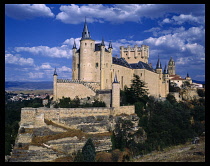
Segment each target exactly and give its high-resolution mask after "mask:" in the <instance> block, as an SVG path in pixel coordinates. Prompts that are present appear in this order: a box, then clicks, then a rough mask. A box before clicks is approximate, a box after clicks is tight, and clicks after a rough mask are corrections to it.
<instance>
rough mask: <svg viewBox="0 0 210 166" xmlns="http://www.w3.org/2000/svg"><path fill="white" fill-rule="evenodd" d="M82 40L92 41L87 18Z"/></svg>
mask: <svg viewBox="0 0 210 166" xmlns="http://www.w3.org/2000/svg"><path fill="white" fill-rule="evenodd" d="M82 39H90V32H89V31H88V27H87V23H86V18H85V24H84V28H83V32H82Z"/></svg>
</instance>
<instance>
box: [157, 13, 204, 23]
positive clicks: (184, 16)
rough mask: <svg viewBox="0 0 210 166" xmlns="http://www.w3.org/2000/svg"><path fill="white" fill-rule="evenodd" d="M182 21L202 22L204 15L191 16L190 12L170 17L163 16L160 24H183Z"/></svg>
mask: <svg viewBox="0 0 210 166" xmlns="http://www.w3.org/2000/svg"><path fill="white" fill-rule="evenodd" d="M184 23H191V24H204V23H205V17H204V16H193V15H191V14H180V15H179V16H173V17H172V18H171V19H169V18H165V19H164V20H163V21H162V22H161V23H160V25H163V24H178V25H181V24H184Z"/></svg>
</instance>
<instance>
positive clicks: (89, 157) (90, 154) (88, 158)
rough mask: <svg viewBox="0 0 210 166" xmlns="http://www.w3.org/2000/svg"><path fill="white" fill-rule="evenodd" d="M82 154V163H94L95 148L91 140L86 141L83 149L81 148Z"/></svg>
mask: <svg viewBox="0 0 210 166" xmlns="http://www.w3.org/2000/svg"><path fill="white" fill-rule="evenodd" d="M82 154H83V159H84V162H95V156H96V152H95V146H94V144H93V142H92V139H91V138H89V139H88V140H87V142H86V143H85V145H84V147H83V148H82Z"/></svg>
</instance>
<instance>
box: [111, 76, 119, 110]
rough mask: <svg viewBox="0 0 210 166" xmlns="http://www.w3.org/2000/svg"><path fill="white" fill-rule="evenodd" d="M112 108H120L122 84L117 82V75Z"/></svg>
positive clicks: (114, 83)
mask: <svg viewBox="0 0 210 166" xmlns="http://www.w3.org/2000/svg"><path fill="white" fill-rule="evenodd" d="M112 107H115V108H118V107H120V83H119V82H118V80H117V75H115V77H114V82H113V83H112Z"/></svg>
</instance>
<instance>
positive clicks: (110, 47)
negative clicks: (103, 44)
mask: <svg viewBox="0 0 210 166" xmlns="http://www.w3.org/2000/svg"><path fill="white" fill-rule="evenodd" d="M108 50H109V52H110V53H111V54H112V50H113V48H112V42H111V41H110V42H109V47H108Z"/></svg>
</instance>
